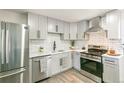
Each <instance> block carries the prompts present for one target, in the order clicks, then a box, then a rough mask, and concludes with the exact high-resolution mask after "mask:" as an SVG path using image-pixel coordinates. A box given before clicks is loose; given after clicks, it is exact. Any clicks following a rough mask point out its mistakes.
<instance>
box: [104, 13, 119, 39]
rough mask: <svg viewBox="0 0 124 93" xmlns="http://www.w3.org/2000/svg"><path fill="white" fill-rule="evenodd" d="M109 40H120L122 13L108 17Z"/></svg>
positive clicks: (108, 15) (109, 14)
mask: <svg viewBox="0 0 124 93" xmlns="http://www.w3.org/2000/svg"><path fill="white" fill-rule="evenodd" d="M106 22H107V30H108V38H109V39H120V12H119V11H113V12H110V13H107V16H106Z"/></svg>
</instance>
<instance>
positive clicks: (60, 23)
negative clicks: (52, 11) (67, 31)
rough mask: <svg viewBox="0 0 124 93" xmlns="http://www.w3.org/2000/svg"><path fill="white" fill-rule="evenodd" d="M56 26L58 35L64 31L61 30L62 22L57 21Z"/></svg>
mask: <svg viewBox="0 0 124 93" xmlns="http://www.w3.org/2000/svg"><path fill="white" fill-rule="evenodd" d="M57 25H58V28H57V29H58V33H63V32H64V31H63V30H64V29H63V26H64V24H63V22H62V21H60V20H57Z"/></svg>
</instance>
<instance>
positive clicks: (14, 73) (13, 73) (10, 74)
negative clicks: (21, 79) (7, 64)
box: [0, 68, 26, 79]
mask: <svg viewBox="0 0 124 93" xmlns="http://www.w3.org/2000/svg"><path fill="white" fill-rule="evenodd" d="M25 70H26V69H24V68H22V69H21V70H18V71H15V72H12V73H8V74H3V75H1V74H0V79H1V78H5V77H9V76H12V75H16V74H19V73H23V72H24V71H25Z"/></svg>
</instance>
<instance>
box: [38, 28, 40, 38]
mask: <svg viewBox="0 0 124 93" xmlns="http://www.w3.org/2000/svg"><path fill="white" fill-rule="evenodd" d="M37 38H40V30H38V31H37Z"/></svg>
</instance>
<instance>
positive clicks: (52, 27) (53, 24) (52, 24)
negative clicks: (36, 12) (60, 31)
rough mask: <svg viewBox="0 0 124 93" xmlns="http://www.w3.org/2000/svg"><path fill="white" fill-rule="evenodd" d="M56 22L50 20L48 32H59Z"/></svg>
mask: <svg viewBox="0 0 124 93" xmlns="http://www.w3.org/2000/svg"><path fill="white" fill-rule="evenodd" d="M56 28H57V25H56V20H55V19H52V18H48V32H57V29H56Z"/></svg>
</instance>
